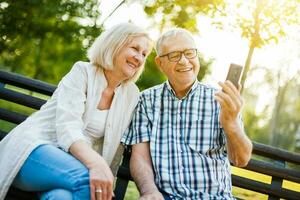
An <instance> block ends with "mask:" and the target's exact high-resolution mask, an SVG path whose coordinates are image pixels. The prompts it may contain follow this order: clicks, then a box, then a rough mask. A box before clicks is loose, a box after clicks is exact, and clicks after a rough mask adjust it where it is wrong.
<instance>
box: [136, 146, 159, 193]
mask: <svg viewBox="0 0 300 200" xmlns="http://www.w3.org/2000/svg"><path fill="white" fill-rule="evenodd" d="M130 171H131V175H132V177H133V179H134V181H135V183H136V185H137V187H138V189H139V191H140V194H141V195H144V194H149V193H152V192H157V191H158V189H157V187H156V185H155V183H154V174H153V169H152V162H151V158H150V153H149V144H148V143H142V144H137V145H134V146H133V148H132V154H131V159H130Z"/></svg>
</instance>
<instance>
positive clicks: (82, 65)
mask: <svg viewBox="0 0 300 200" xmlns="http://www.w3.org/2000/svg"><path fill="white" fill-rule="evenodd" d="M74 68H75V69H79V70H85V71H88V70H93V69H94V68H96V67H95V66H94V65H93V64H92V63H90V62H85V61H77V62H75V63H74V65H73V67H72V69H74Z"/></svg>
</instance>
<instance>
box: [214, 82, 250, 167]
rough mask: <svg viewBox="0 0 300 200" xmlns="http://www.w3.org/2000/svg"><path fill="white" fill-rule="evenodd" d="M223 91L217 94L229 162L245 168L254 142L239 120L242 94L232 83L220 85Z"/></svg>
mask: <svg viewBox="0 0 300 200" xmlns="http://www.w3.org/2000/svg"><path fill="white" fill-rule="evenodd" d="M219 85H220V86H221V87H222V91H220V92H218V93H216V94H215V98H216V100H217V101H218V102H219V103H220V105H221V112H220V123H221V125H222V126H223V129H224V131H225V134H226V139H227V152H228V157H229V160H230V161H231V162H232V163H233V164H234V165H235V166H238V167H244V166H246V165H247V164H248V162H249V160H250V158H251V152H252V142H251V141H250V139H249V138H248V137H247V135H246V134H245V132H244V129H243V127H241V125H240V123H239V119H238V115H239V113H240V111H241V108H242V106H243V100H242V98H241V95H240V92H239V91H238V90H237V89H236V87H235V86H234V85H233V84H232V83H231V82H230V81H226V82H225V83H219Z"/></svg>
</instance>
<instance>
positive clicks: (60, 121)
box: [56, 62, 89, 152]
mask: <svg viewBox="0 0 300 200" xmlns="http://www.w3.org/2000/svg"><path fill="white" fill-rule="evenodd" d="M82 65H83V64H81V63H80V62H77V63H75V64H74V66H73V67H72V69H71V71H70V72H69V73H68V74H67V75H66V76H65V77H64V78H63V79H62V80H61V82H60V83H59V85H58V88H57V91H56V93H57V94H56V95H57V108H56V133H57V138H58V145H59V146H60V147H61V148H62V149H63V150H65V151H66V152H68V151H69V148H70V146H71V145H72V144H73V143H74V142H75V141H77V140H84V141H86V142H89V141H88V140H87V138H86V137H85V136H84V135H83V120H82V116H83V113H84V110H85V102H86V90H87V72H86V70H85V69H84V66H82Z"/></svg>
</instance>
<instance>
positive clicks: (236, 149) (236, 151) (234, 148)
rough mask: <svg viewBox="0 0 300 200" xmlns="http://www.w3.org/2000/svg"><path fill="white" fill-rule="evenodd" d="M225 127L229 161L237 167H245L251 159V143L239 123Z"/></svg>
mask: <svg viewBox="0 0 300 200" xmlns="http://www.w3.org/2000/svg"><path fill="white" fill-rule="evenodd" d="M230 126H231V127H230ZM225 127H226V129H225ZM225 127H224V131H225V133H226V140H227V152H228V157H229V160H230V161H231V162H232V163H233V165H235V166H237V167H244V166H246V165H247V164H248V162H249V160H250V158H251V152H252V142H251V141H250V139H249V138H248V137H247V135H246V134H245V132H244V130H243V128H241V126H240V124H239V122H235V123H232V124H228V125H227V126H226V125H225Z"/></svg>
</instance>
